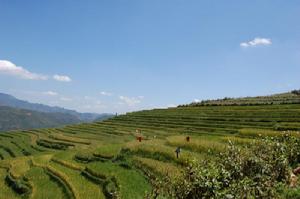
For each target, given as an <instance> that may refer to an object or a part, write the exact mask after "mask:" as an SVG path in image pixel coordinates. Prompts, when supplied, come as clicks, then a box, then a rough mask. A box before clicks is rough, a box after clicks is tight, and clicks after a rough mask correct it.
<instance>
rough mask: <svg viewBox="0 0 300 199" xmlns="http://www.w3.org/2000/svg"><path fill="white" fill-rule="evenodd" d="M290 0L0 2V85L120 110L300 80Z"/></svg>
mask: <svg viewBox="0 0 300 199" xmlns="http://www.w3.org/2000/svg"><path fill="white" fill-rule="evenodd" d="M299 19H300V1H298V0H289V1H286V0H252V1H247V0H218V1H217V0H109V1H107V0H86V1H74V0H44V1H40V0H26V1H20V0H0V92H2V93H8V94H11V95H14V96H15V97H17V98H20V99H24V100H28V101H30V102H37V103H43V104H47V105H51V106H61V107H65V108H69V109H74V110H77V111H81V112H96V113H104V112H105V113H107V112H110V113H115V112H118V113H124V112H129V111H136V110H142V109H152V108H162V107H172V106H176V105H179V104H186V103H190V102H193V101H199V100H204V99H215V98H223V97H241V96H257V95H269V94H273V93H280V92H286V91H290V90H293V89H299V88H300V23H299Z"/></svg>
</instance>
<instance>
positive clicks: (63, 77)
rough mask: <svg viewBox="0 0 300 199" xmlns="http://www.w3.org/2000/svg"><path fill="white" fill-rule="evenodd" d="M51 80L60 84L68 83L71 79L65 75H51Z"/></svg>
mask: <svg viewBox="0 0 300 199" xmlns="http://www.w3.org/2000/svg"><path fill="white" fill-rule="evenodd" d="M53 79H55V80H56V81H60V82H70V81H72V79H71V78H70V77H68V76H66V75H53Z"/></svg>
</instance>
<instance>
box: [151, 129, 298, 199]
mask: <svg viewBox="0 0 300 199" xmlns="http://www.w3.org/2000/svg"><path fill="white" fill-rule="evenodd" d="M299 141H300V140H299V138H295V137H292V136H290V135H284V136H282V137H276V138H263V139H261V140H257V141H255V142H253V144H252V145H250V146H246V147H237V146H235V145H234V144H232V143H229V145H228V148H227V150H226V151H225V152H224V153H220V154H219V155H218V158H217V160H216V161H203V162H196V161H194V162H191V163H190V164H189V166H188V167H186V168H185V170H184V174H183V175H182V177H177V178H167V179H165V180H164V181H157V182H156V183H155V185H154V191H153V193H152V195H151V197H152V198H157V197H158V196H166V197H170V198H182V199H185V198H190V199H193V198H195V199H196V198H204V199H206V198H228V199H231V198H242V199H248V198H249V199H252V198H281V197H280V196H281V195H282V194H285V193H282V192H284V191H285V190H286V187H287V185H288V183H289V180H290V179H289V177H290V170H291V166H292V165H295V164H297V163H298V162H299V160H300V159H299V152H300V145H299V144H298V142H299Z"/></svg>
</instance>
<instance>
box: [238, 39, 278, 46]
mask: <svg viewBox="0 0 300 199" xmlns="http://www.w3.org/2000/svg"><path fill="white" fill-rule="evenodd" d="M271 44H272V41H271V39H268V38H260V37H256V38H254V39H253V40H251V41H248V42H242V43H240V46H241V47H244V48H247V47H254V46H268V45H271Z"/></svg>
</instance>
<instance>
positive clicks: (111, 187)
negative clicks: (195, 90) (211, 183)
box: [0, 103, 300, 199]
mask: <svg viewBox="0 0 300 199" xmlns="http://www.w3.org/2000/svg"><path fill="white" fill-rule="evenodd" d="M299 130H300V104H276V103H273V104H272V105H251V106H236V105H234V106H229V105H228V106H187V107H178V108H169V109H155V110H148V111H139V112H133V113H128V114H126V115H120V116H118V117H114V118H111V119H108V120H106V121H101V122H95V123H89V124H78V125H68V126H65V127H63V128H49V129H37V130H27V131H15V132H7V133H5V132H2V133H0V177H1V179H0V180H1V182H0V184H1V185H3V186H0V193H7V195H8V196H9V197H10V198H22V197H28V198H38V197H46V196H47V192H48V191H49V194H48V196H51V197H56V198H72V197H73V198H74V197H75V198H85V196H88V197H89V198H111V197H112V198H114V197H121V198H133V199H134V198H137V199H139V198H143V196H144V195H145V193H149V192H151V191H153V183H154V180H155V178H163V177H164V176H172V177H174V176H180V175H181V174H180V172H181V171H182V169H184V168H185V167H186V165H188V164H189V162H190V161H191V160H195V161H201V160H208V159H211V160H214V159H215V156H216V155H217V154H218V153H220V152H223V151H225V150H226V146H227V143H228V141H229V140H230V141H232V142H234V143H236V144H237V146H247V145H249V144H250V145H251V143H252V141H253V140H256V139H257V138H260V137H265V136H277V135H281V134H284V133H286V131H289V132H290V133H291V134H292V135H293V136H296V137H299V133H298V131H299ZM137 136H140V137H142V141H141V142H139V141H138V140H137V139H136V137H137ZM186 136H190V141H189V142H187V141H186ZM177 147H181V153H180V154H179V158H176V154H175V149H176V148H177ZM7 176H10V183H7V180H6V178H7ZM38 176H41V177H40V178H39V177H38ZM48 186H49V190H47V187H48ZM16 187H17V189H16ZM18 187H21V188H22V187H26V188H24V190H22V192H20V191H18V190H19V189H18ZM50 191H51V193H50ZM91 193H94V195H93V194H92V195H90V194H91ZM55 194H57V195H55ZM0 198H1V197H0Z"/></svg>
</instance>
